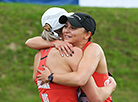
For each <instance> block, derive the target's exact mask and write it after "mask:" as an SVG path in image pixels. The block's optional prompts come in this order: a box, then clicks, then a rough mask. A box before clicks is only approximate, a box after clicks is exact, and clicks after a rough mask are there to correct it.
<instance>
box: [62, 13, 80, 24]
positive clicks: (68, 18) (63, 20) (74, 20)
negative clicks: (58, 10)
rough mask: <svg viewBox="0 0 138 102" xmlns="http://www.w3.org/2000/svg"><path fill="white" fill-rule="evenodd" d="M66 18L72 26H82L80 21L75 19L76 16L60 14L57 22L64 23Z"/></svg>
mask: <svg viewBox="0 0 138 102" xmlns="http://www.w3.org/2000/svg"><path fill="white" fill-rule="evenodd" d="M67 20H68V21H69V22H70V24H71V25H72V26H74V27H82V25H81V23H80V22H78V21H77V19H76V18H74V17H67V16H65V15H63V16H61V17H60V18H59V23H61V24H65V23H66V22H67Z"/></svg>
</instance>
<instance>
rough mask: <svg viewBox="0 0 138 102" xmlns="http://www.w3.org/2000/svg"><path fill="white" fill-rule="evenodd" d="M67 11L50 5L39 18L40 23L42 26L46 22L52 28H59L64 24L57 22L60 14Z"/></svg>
mask: <svg viewBox="0 0 138 102" xmlns="http://www.w3.org/2000/svg"><path fill="white" fill-rule="evenodd" d="M66 13H67V11H66V10H64V9H62V8H58V7H52V8H50V9H48V10H47V11H46V12H45V13H44V14H43V15H42V18H41V23H42V26H44V25H45V24H46V23H48V24H49V25H50V26H51V27H52V30H53V31H54V30H57V29H60V28H61V27H63V26H64V24H60V23H59V18H60V16H61V15H63V14H66Z"/></svg>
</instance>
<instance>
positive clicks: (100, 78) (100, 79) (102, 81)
mask: <svg viewBox="0 0 138 102" xmlns="http://www.w3.org/2000/svg"><path fill="white" fill-rule="evenodd" d="M91 43H92V42H87V43H86V44H85V46H84V47H83V49H82V51H83V52H84V50H85V49H86V47H87V46H88V45H89V44H91ZM92 76H93V78H94V80H95V82H96V85H97V86H98V87H103V86H106V85H107V84H109V76H108V73H106V74H101V73H98V72H94V73H93V75H92ZM104 102H112V99H111V95H110V96H109V97H108V98H107V99H106V100H105V101H104Z"/></svg>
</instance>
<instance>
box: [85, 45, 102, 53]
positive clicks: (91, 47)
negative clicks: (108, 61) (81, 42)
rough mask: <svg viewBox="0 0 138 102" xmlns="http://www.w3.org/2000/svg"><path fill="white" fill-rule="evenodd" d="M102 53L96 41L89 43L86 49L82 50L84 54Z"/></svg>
mask: <svg viewBox="0 0 138 102" xmlns="http://www.w3.org/2000/svg"><path fill="white" fill-rule="evenodd" d="M102 53H103V50H102V48H101V46H100V45H99V44H97V43H91V44H89V45H88V46H87V47H86V49H85V50H84V54H95V55H100V54H102Z"/></svg>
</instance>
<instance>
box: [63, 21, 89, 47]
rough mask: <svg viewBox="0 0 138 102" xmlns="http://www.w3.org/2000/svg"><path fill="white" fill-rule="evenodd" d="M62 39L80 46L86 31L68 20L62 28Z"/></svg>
mask: <svg viewBox="0 0 138 102" xmlns="http://www.w3.org/2000/svg"><path fill="white" fill-rule="evenodd" d="M62 33H63V37H64V41H67V42H69V43H71V44H73V45H74V46H78V47H79V46H80V45H81V44H83V43H84V41H85V37H86V35H87V32H86V31H85V29H84V28H76V27H74V26H72V25H71V24H70V23H69V22H68V21H67V23H66V24H65V26H64V27H63V30H62Z"/></svg>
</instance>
